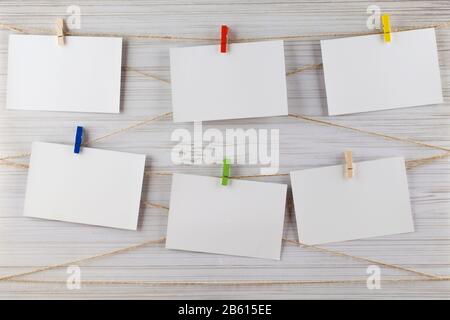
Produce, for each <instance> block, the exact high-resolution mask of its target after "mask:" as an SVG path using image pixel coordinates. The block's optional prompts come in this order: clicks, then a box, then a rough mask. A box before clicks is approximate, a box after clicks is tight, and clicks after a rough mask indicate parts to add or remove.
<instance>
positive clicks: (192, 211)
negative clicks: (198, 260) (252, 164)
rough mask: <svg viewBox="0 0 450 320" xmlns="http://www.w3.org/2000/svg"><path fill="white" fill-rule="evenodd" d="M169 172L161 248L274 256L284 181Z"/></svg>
mask: <svg viewBox="0 0 450 320" xmlns="http://www.w3.org/2000/svg"><path fill="white" fill-rule="evenodd" d="M220 180H221V179H220V178H213V177H203V176H195V175H186V174H174V175H173V178H172V191H171V195H170V211H169V221H168V225H167V242H166V248H169V249H178V250H188V251H199V252H209V253H219V254H228V255H237V256H248V257H257V258H266V259H277V260H278V259H280V250H281V241H282V235H283V222H284V214H285V204H286V190H287V186H286V185H283V184H276V183H264V182H254V181H244V180H233V181H232V183H230V184H229V185H228V186H227V187H223V186H222V185H221V183H220Z"/></svg>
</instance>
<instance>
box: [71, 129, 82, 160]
mask: <svg viewBox="0 0 450 320" xmlns="http://www.w3.org/2000/svg"><path fill="white" fill-rule="evenodd" d="M82 143H83V127H80V126H77V133H76V135H75V145H74V147H73V152H74V153H80V148H81V144H82Z"/></svg>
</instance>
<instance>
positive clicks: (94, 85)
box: [6, 35, 122, 113]
mask: <svg viewBox="0 0 450 320" xmlns="http://www.w3.org/2000/svg"><path fill="white" fill-rule="evenodd" d="M121 65H122V39H121V38H112V37H111V38H110V37H108V38H101V37H65V44H64V45H58V42H57V38H56V36H36V35H11V36H9V52H8V89H7V102H6V107H7V109H17V110H19V109H20V110H47V111H76V112H102V113H119V112H120V75H121Z"/></svg>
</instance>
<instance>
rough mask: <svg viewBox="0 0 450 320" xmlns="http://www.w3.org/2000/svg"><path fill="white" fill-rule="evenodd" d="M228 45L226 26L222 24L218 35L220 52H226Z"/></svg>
mask: <svg viewBox="0 0 450 320" xmlns="http://www.w3.org/2000/svg"><path fill="white" fill-rule="evenodd" d="M227 46H228V27H227V26H226V25H222V28H221V36H220V53H227Z"/></svg>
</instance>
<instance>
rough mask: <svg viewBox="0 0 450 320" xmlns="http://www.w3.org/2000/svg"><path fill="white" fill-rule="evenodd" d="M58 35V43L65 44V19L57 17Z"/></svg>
mask: <svg viewBox="0 0 450 320" xmlns="http://www.w3.org/2000/svg"><path fill="white" fill-rule="evenodd" d="M56 36H57V37H58V44H59V45H60V46H63V45H64V19H61V18H58V19H56Z"/></svg>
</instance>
